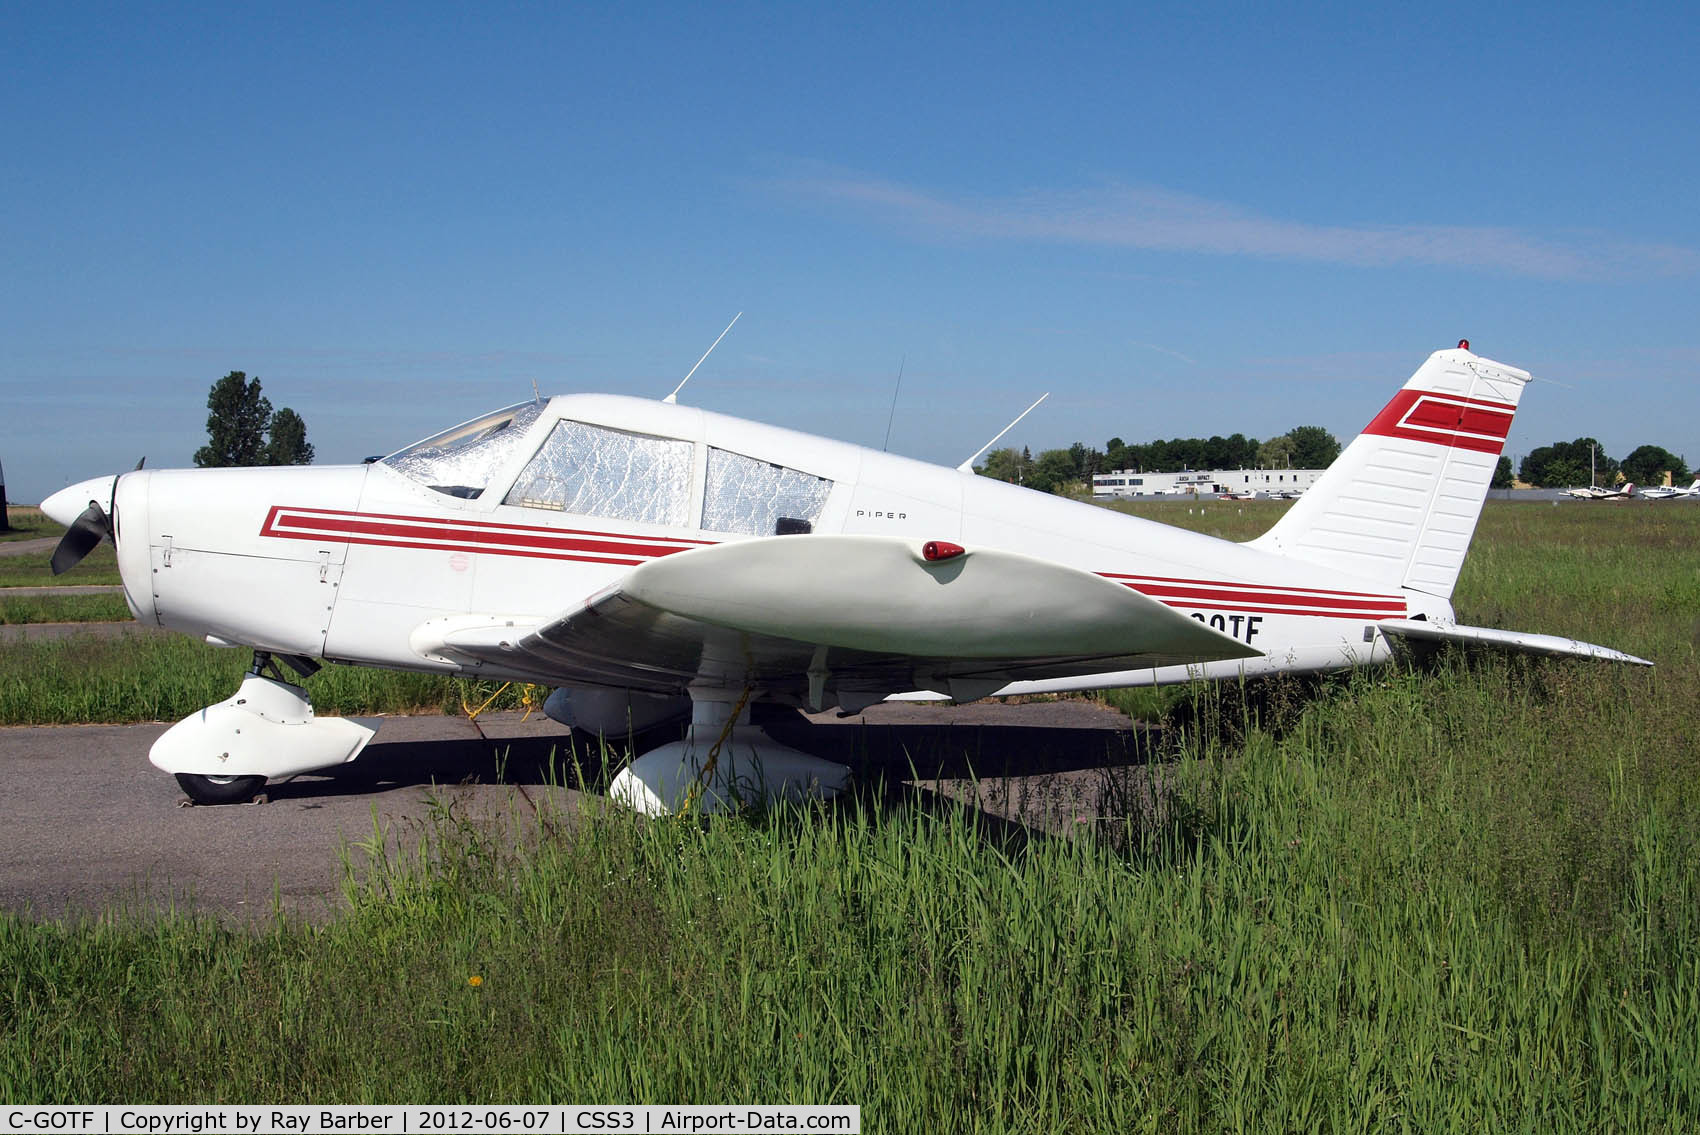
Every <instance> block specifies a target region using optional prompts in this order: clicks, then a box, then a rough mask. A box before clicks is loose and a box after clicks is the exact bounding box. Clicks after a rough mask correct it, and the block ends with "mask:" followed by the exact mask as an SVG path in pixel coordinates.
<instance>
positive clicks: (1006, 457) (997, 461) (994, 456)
mask: <svg viewBox="0 0 1700 1135" xmlns="http://www.w3.org/2000/svg"><path fill="white" fill-rule="evenodd" d="M1021 452H1022V451H1021V450H1019V449H1008V448H1006V449H994V450H992V451H991V452H990V453H988V454H986V462H985V464H983V465H978V466H975V468H974V472H976V473H978V474H980V476H982V477H990V478H992V479H993V480H994V481H1008V482H1009V483H1010V484H1012V485H1018V484H1020V483H1021V479H1022V476H1023V475H1024V474H1025V473H1026V466H1027V464H1028V462H1025V461H1023V460H1022V456H1021Z"/></svg>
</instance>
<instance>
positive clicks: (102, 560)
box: [0, 540, 122, 587]
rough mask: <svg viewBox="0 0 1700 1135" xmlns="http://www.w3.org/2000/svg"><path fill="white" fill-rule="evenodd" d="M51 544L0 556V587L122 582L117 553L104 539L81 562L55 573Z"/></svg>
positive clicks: (64, 585) (67, 585)
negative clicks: (44, 548) (23, 552)
mask: <svg viewBox="0 0 1700 1135" xmlns="http://www.w3.org/2000/svg"><path fill="white" fill-rule="evenodd" d="M52 559H53V550H52V549H51V548H49V549H47V550H46V551H42V552H29V553H26V554H24V555H21V556H0V587H74V586H77V585H81V584H89V585H95V584H114V583H121V582H122V580H120V579H119V577H118V556H117V554H116V553H115V552H114V551H113V549H112V544H111V542H110V541H106V540H103V541H101V542H100V543H99V544H98V545H96V546H95V548H94V550H93V551H91V552H90V553H89V554H88V555H87V556H85V557H84V558H83V560H82V562H81V563H79V564H78V565H77V566H76V567H74V568H72V569H71V570H70V571H68V572H66V573H65V574H64V575H54V574H53V568H52V567H51V566H50V561H51V560H52Z"/></svg>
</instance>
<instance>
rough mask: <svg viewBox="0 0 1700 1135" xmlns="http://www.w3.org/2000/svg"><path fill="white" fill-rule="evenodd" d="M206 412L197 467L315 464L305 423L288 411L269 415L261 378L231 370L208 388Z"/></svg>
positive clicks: (196, 461) (295, 414)
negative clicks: (204, 430)
mask: <svg viewBox="0 0 1700 1135" xmlns="http://www.w3.org/2000/svg"><path fill="white" fill-rule="evenodd" d="M207 410H208V411H210V412H209V413H208V414H207V444H205V445H203V446H201V448H200V449H197V450H196V451H195V464H196V465H198V466H200V467H201V468H203V469H208V468H218V467H223V466H229V465H311V464H312V463H313V447H312V446H311V445H309V444H308V443H307V423H306V422H304V421H302V419H301V415H300V414H297V413H296V412H295V411H294V410H291V409H290V408H289V407H288V406H285V407H284V408H283V409H281V410H278V411H277V412H276V413H273V412H272V404H271V400H270V399H268V398H267V397H266V396H265V395H264V394H262V393H260V380H259V378H257V377H256V378H253V379H250V378H249V377H248V375H247V374H246V373H245V372H243V371H239V370H233V371H231V372H230V373H229V374H227V375H225V376H224V377H223V378H221V379H219V380H218V381H217V382H215V383H213V384H212V390H211V391H209V392H208V394H207Z"/></svg>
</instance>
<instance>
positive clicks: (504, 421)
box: [383, 402, 544, 499]
mask: <svg viewBox="0 0 1700 1135" xmlns="http://www.w3.org/2000/svg"><path fill="white" fill-rule="evenodd" d="M543 405H544V404H543V403H542V402H524V403H521V404H520V405H518V406H509V407H508V408H507V409H505V410H497V411H496V412H495V413H493V414H486V415H484V416H483V417H482V418H474V419H473V420H472V421H470V422H464V423H462V424H461V425H458V426H456V427H454V428H453V429H451V430H445V431H443V432H442V433H440V434H437V435H436V436H435V437H428V438H426V439H425V440H424V441H421V442H415V443H414V444H413V445H410V446H408V447H407V448H406V449H403V450H400V451H399V452H396V453H392V454H390V455H389V456H388V457H386V458H384V461H383V463H384V464H385V465H388V466H389V467H390V468H392V469H394V470H396V472H398V473H403V474H406V475H407V476H409V477H411V478H413V479H414V480H415V481H418V482H420V483H421V484H424V485H428V486H429V487H431V488H433V489H435V490H437V491H438V492H439V493H447V494H448V495H449V496H454V497H465V498H468V499H472V498H476V497H477V496H478V495H479V494H481V493H482V492H483V491H484V490H485V488H486V487H488V483H489V479H490V474H491V473H492V472H494V471H495V470H497V469H499V468H500V467H501V466H503V465H504V464H506V463H507V462H508V461H509V460H510V459H513V458H515V457H517V456H518V450H519V448H520V447H521V446H522V445H524V444H525V440H526V439H525V435H526V432H527V430H528V427H530V425H531V423H533V422H535V421H536V420H537V416H538V415H539V414H541V413H542V412H543Z"/></svg>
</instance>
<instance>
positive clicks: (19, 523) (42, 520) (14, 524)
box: [0, 505, 65, 544]
mask: <svg viewBox="0 0 1700 1135" xmlns="http://www.w3.org/2000/svg"><path fill="white" fill-rule="evenodd" d="M6 525H7V527H8V528H9V529H10V531H7V532H0V544H5V543H10V542H11V541H13V540H39V539H41V538H43V537H46V536H63V535H64V534H65V526H64V525H62V524H58V523H56V522H54V521H52V520H49V519H48V518H47V517H46V515H44V514H43V513H42V511H41V510H40V509H39V508H30V507H28V506H20V505H8V506H7V508H6Z"/></svg>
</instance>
